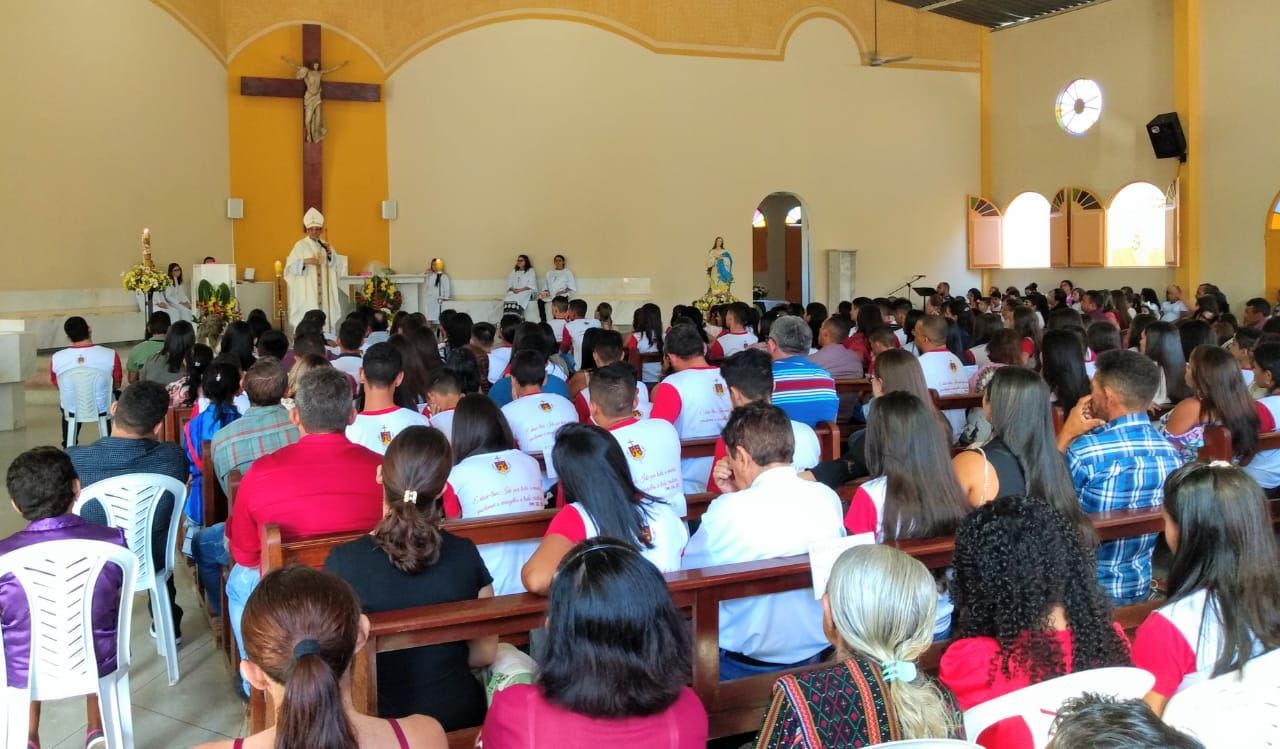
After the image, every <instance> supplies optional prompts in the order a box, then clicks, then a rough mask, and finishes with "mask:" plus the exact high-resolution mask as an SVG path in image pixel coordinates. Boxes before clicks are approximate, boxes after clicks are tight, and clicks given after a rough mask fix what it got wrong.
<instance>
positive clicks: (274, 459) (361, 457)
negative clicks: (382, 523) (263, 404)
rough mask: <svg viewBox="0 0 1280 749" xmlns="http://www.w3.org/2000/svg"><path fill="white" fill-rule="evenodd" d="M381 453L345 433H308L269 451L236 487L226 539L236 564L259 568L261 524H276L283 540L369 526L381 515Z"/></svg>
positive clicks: (372, 525) (376, 522) (371, 528)
mask: <svg viewBox="0 0 1280 749" xmlns="http://www.w3.org/2000/svg"><path fill="white" fill-rule="evenodd" d="M381 464H382V457H381V456H380V455H378V454H377V453H375V452H373V451H372V450H369V449H367V448H364V447H361V446H360V445H355V444H352V443H351V442H350V441H348V440H347V438H346V435H343V434H309V435H307V436H305V437H303V438H302V439H301V440H300V441H298V442H297V443H296V444H293V445H289V446H288V447H282V448H280V449H279V450H277V451H275V452H274V453H272V454H270V455H265V456H263V457H261V458H258V460H256V461H254V464H253V465H252V466H251V467H250V468H249V472H248V473H246V474H245V477H244V481H242V482H241V483H240V488H239V490H237V491H236V499H235V505H234V507H232V509H231V519H230V520H228V521H227V540H228V541H230V544H231V556H232V558H233V559H235V562H236V564H239V565H241V566H244V567H257V566H258V565H259V563H260V562H261V560H262V528H263V527H264V526H266V525H268V524H271V523H275V524H276V525H278V526H280V533H281V535H282V536H283V537H284V539H285V540H290V539H294V538H306V537H307V536H318V535H321V534H325V533H340V532H343V531H369V530H373V527H374V526H375V525H377V524H378V521H379V520H381V519H382V487H381V486H379V485H378V482H377V479H376V478H375V477H376V475H377V471H378V466H379V465H381Z"/></svg>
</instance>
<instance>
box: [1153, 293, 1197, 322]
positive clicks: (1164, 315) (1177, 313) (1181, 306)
mask: <svg viewBox="0 0 1280 749" xmlns="http://www.w3.org/2000/svg"><path fill="white" fill-rule="evenodd" d="M1190 311H1191V310H1190V309H1188V307H1187V305H1186V303H1185V302H1183V301H1182V300H1181V299H1179V300H1178V301H1176V302H1162V303H1161V304H1160V319H1161V320H1163V321H1164V322H1177V321H1178V319H1179V318H1181V317H1182V316H1183V315H1185V314H1187V313H1188V312H1190Z"/></svg>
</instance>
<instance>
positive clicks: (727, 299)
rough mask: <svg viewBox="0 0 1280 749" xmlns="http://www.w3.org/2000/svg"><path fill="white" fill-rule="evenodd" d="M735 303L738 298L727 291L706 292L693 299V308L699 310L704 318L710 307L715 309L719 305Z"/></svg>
mask: <svg viewBox="0 0 1280 749" xmlns="http://www.w3.org/2000/svg"><path fill="white" fill-rule="evenodd" d="M736 301H738V297H736V296H734V295H733V294H731V293H729V292H728V291H708V292H707V293H705V294H703V295H702V296H701V297H700V298H698V299H695V300H694V302H693V306H695V307H697V308H698V309H699V310H701V311H702V314H703V316H704V317H705V316H706V314H707V313H708V312H709V311H710V310H711V308H712V307H716V306H719V305H721V304H733V303H734V302H736Z"/></svg>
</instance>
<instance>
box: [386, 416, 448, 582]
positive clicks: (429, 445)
mask: <svg viewBox="0 0 1280 749" xmlns="http://www.w3.org/2000/svg"><path fill="white" fill-rule="evenodd" d="M452 467H453V451H452V450H451V449H450V447H449V440H448V438H447V437H445V436H444V433H443V432H441V431H440V430H439V429H433V428H431V427H424V426H412V427H407V428H406V429H404V430H402V431H401V432H400V433H399V434H397V435H396V438H395V439H393V440H391V445H390V446H388V447H387V454H386V456H385V457H384V458H383V460H382V489H383V497H384V498H385V500H386V503H387V508H388V511H387V514H386V515H385V516H383V518H382V520H381V522H379V523H378V525H377V527H376V528H374V529H373V543H374V545H375V546H377V547H378V548H379V549H382V550H383V551H384V552H386V553H387V558H388V559H389V560H390V561H391V566H392V567H395V568H396V569H398V570H400V571H401V572H407V573H409V574H410V575H416V574H418V573H419V572H422V571H423V570H425V569H426V568H428V567H430V566H431V565H433V564H435V563H436V562H438V561H439V560H440V545H441V542H442V541H443V537H442V536H441V534H440V524H441V523H442V522H443V521H444V510H443V507H442V506H441V501H440V494H441V493H442V492H443V491H444V486H445V481H446V480H447V479H448V478H449V469H450V468H452ZM410 492H412V494H410Z"/></svg>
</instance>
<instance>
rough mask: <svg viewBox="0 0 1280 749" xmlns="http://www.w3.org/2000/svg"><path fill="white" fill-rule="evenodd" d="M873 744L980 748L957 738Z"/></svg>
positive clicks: (907, 748)
mask: <svg viewBox="0 0 1280 749" xmlns="http://www.w3.org/2000/svg"><path fill="white" fill-rule="evenodd" d="M874 746H880V747H891V746H892V747H898V749H982V747H981V746H979V745H978V744H970V743H969V742H968V741H960V740H959V739H903V740H902V741H890V742H887V743H884V744H874Z"/></svg>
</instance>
